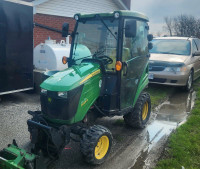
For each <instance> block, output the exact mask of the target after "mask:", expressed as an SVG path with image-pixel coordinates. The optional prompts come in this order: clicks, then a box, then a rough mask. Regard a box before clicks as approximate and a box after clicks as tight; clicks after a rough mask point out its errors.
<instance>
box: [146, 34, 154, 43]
mask: <svg viewBox="0 0 200 169" xmlns="http://www.w3.org/2000/svg"><path fill="white" fill-rule="evenodd" d="M147 39H148V41H149V42H150V41H152V40H153V35H152V34H148V35H147Z"/></svg>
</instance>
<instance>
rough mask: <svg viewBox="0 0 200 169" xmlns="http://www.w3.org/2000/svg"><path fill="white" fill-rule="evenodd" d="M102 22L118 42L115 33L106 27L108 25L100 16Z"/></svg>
mask: <svg viewBox="0 0 200 169" xmlns="http://www.w3.org/2000/svg"><path fill="white" fill-rule="evenodd" d="M98 17H99V19H100V21H101V22H102V23H103V25H104V26H105V27H106V29H107V30H108V31H109V32H110V33H111V35H112V36H113V37H114V38H115V39H116V40H117V38H116V36H115V35H114V33H112V31H111V30H110V28H109V27H108V26H107V25H106V23H105V22H104V20H103V18H102V17H101V16H100V15H98Z"/></svg>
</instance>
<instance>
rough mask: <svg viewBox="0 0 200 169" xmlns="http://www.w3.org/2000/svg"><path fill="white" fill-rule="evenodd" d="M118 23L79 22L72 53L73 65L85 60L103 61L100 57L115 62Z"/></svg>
mask: <svg viewBox="0 0 200 169" xmlns="http://www.w3.org/2000/svg"><path fill="white" fill-rule="evenodd" d="M118 23H119V21H118V20H113V19H112V20H110V19H103V18H101V19H98V20H85V21H83V22H81V21H79V23H78V27H77V31H76V33H75V39H74V47H73V52H72V59H73V60H74V61H75V64H79V63H81V61H82V60H83V59H87V58H99V59H105V58H103V57H102V56H108V57H109V58H111V59H112V60H113V59H115V60H116V49H117V37H118ZM109 58H107V59H109Z"/></svg>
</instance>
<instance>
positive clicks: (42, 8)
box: [36, 0, 120, 17]
mask: <svg viewBox="0 0 200 169" xmlns="http://www.w3.org/2000/svg"><path fill="white" fill-rule="evenodd" d="M119 9H120V7H119V6H117V4H116V3H115V2H114V1H113V0H49V1H47V2H45V3H43V4H40V5H38V6H37V7H36V13H42V14H48V15H57V16H66V17H73V16H74V14H75V13H100V12H112V11H114V10H119Z"/></svg>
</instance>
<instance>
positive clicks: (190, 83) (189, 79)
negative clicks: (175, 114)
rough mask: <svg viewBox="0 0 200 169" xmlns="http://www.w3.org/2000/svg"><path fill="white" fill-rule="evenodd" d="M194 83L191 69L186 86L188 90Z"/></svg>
mask: <svg viewBox="0 0 200 169" xmlns="http://www.w3.org/2000/svg"><path fill="white" fill-rule="evenodd" d="M192 83H193V72H192V70H191V71H190V74H189V77H188V80H187V83H186V86H185V90H186V91H190V89H191V88H192Z"/></svg>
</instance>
